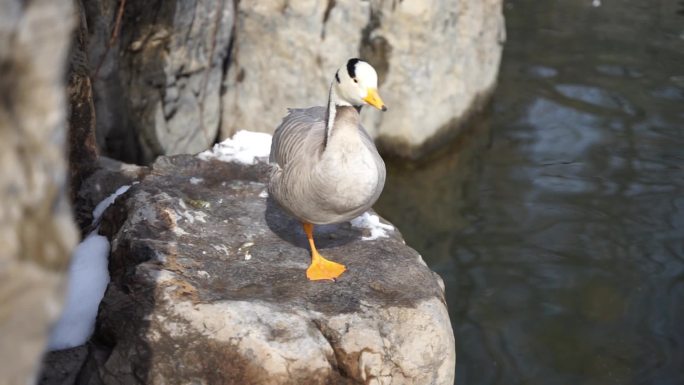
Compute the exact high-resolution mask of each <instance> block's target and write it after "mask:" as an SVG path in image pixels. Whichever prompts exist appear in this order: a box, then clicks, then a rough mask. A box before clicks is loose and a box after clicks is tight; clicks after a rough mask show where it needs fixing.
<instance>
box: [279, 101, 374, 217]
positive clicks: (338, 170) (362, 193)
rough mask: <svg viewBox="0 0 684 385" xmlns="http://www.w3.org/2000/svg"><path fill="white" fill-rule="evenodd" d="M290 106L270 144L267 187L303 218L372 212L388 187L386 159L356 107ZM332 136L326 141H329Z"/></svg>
mask: <svg viewBox="0 0 684 385" xmlns="http://www.w3.org/2000/svg"><path fill="white" fill-rule="evenodd" d="M333 112H334V123H333V124H332V126H331V130H330V132H327V131H326V125H327V114H326V108H324V107H311V108H306V109H291V110H289V114H288V115H287V116H286V117H285V118H284V119H283V121H282V123H281V124H280V126H278V128H277V129H276V131H275V133H274V135H273V142H272V144H271V155H270V162H271V163H272V164H273V171H272V174H271V179H270V182H269V186H268V190H269V193H270V195H271V196H272V197H273V198H274V199H275V200H276V201H277V202H278V203H279V204H280V206H281V207H282V208H283V209H284V210H285V211H287V212H288V213H289V214H290V215H292V216H294V217H295V218H297V219H299V220H300V221H302V222H309V223H312V224H328V223H338V222H344V221H348V220H350V219H353V218H355V217H357V216H358V215H360V214H362V213H363V212H365V211H366V210H368V209H369V208H370V207H371V206H372V205H373V204H374V203H375V201H376V200H377V199H378V197H379V196H380V193H381V192H382V188H383V187H384V185H385V163H384V162H383V161H382V158H381V157H380V155H379V154H378V151H377V149H376V148H375V144H373V140H372V139H371V137H370V136H369V135H368V133H367V132H366V130H365V129H364V128H363V127H362V126H361V124H360V123H359V113H358V111H357V110H356V109H355V108H354V107H351V106H335V108H334V111H333ZM326 137H327V140H326Z"/></svg>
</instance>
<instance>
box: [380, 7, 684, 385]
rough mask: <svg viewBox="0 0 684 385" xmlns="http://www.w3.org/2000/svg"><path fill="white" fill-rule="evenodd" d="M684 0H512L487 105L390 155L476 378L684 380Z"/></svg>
mask: <svg viewBox="0 0 684 385" xmlns="http://www.w3.org/2000/svg"><path fill="white" fill-rule="evenodd" d="M595 5H599V6H595ZM682 14H684V4H681V3H679V2H678V1H676V0H671V1H664V0H661V1H637V0H603V1H601V2H599V1H596V0H593V1H592V0H557V1H553V0H548V1H547V0H544V1H539V0H515V1H506V3H505V16H506V21H507V31H508V41H507V43H506V47H505V51H504V58H503V63H502V67H501V74H500V79H499V87H498V89H497V91H496V94H495V97H494V103H493V105H492V108H491V111H490V114H489V116H488V117H487V119H484V121H482V122H479V123H478V124H477V125H476V126H474V127H473V128H472V129H470V130H469V131H468V132H467V133H465V134H464V135H463V136H462V137H461V138H460V139H459V140H458V141H457V143H454V144H453V145H452V146H451V147H450V148H449V149H448V150H447V151H445V153H444V154H442V155H440V156H435V157H433V159H430V160H428V161H424V162H422V163H421V164H418V165H411V166H407V165H399V164H391V163H390V164H389V165H388V166H389V169H388V172H389V179H388V182H387V186H386V188H385V192H384V194H383V196H382V197H381V201H380V202H379V203H378V205H377V206H376V209H377V210H378V211H379V212H380V213H381V214H383V215H384V216H385V217H386V218H388V219H389V220H391V221H392V222H394V223H395V224H396V225H397V226H398V227H399V228H400V229H401V231H402V232H403V234H404V236H405V238H406V240H407V242H408V243H409V244H410V245H412V246H413V247H414V248H416V249H417V250H418V251H419V252H421V253H422V255H423V257H424V258H425V259H426V261H427V262H428V264H430V265H431V267H432V268H433V269H435V270H436V271H438V272H439V273H440V274H441V276H442V277H443V278H444V280H445V283H446V286H447V299H448V302H449V310H450V313H451V317H452V322H453V325H454V328H455V332H456V340H457V352H458V353H457V354H458V357H457V361H458V364H457V376H456V377H457V381H456V382H457V383H458V384H459V385H475V384H478V385H479V384H507V385H508V384H543V385H554V384H597V385H598V384H658V385H670V384H672V385H674V384H684V17H683V16H682Z"/></svg>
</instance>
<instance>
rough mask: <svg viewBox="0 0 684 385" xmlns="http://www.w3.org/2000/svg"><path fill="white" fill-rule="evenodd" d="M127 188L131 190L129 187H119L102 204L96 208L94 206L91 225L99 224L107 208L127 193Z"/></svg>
mask: <svg viewBox="0 0 684 385" xmlns="http://www.w3.org/2000/svg"><path fill="white" fill-rule="evenodd" d="M129 188H131V186H130V185H125V186H121V187H119V188H118V189H117V190H116V191H115V192H114V194H112V195H110V196H108V197H107V198H105V199H104V200H103V201H102V202H100V203H98V204H97V206H95V210H93V224H95V223H97V222H99V220H100V218H101V217H102V214H104V212H105V210H106V209H107V207H109V206H111V204H112V203H114V201H115V200H116V198H118V197H119V195H121V194H123V193H125V192H126V191H128V189H129Z"/></svg>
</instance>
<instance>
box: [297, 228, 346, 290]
mask: <svg viewBox="0 0 684 385" xmlns="http://www.w3.org/2000/svg"><path fill="white" fill-rule="evenodd" d="M302 226H303V227H304V232H305V233H306V238H307V239H308V240H309V246H310V247H311V265H309V268H308V269H306V277H307V278H309V280H311V281H317V280H320V279H335V278H337V277H339V276H340V275H342V273H344V271H345V270H346V268H345V267H344V265H341V264H339V263H336V262H333V261H329V260H327V259H325V258H323V257H322V256H321V255H320V254H318V250H316V245H315V244H314V239H313V225H312V224H311V223H302Z"/></svg>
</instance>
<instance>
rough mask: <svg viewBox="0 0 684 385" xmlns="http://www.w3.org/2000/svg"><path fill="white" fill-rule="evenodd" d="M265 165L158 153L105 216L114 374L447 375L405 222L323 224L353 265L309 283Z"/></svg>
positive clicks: (442, 332) (415, 378) (104, 372)
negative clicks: (380, 232)
mask: <svg viewBox="0 0 684 385" xmlns="http://www.w3.org/2000/svg"><path fill="white" fill-rule="evenodd" d="M268 172H269V166H268V165H267V164H264V163H262V162H259V163H257V164H255V165H241V164H238V163H225V162H220V161H217V160H213V159H212V160H208V161H205V160H201V159H198V158H197V157H191V156H184V155H180V156H174V157H162V158H159V159H158V160H157V162H156V163H155V164H154V165H153V166H152V169H151V171H150V173H149V174H148V175H147V176H145V177H144V179H143V180H142V181H141V182H140V183H138V184H136V185H134V186H132V187H131V188H130V190H129V191H128V193H127V194H125V195H124V196H122V199H119V200H117V202H116V203H115V204H114V206H112V207H111V208H110V209H109V210H108V211H107V212H106V213H105V215H104V218H103V221H102V225H101V226H102V227H101V228H102V231H103V232H104V233H106V234H107V235H108V237H109V238H110V240H111V243H112V254H111V256H110V273H111V276H112V277H111V278H112V279H111V283H110V286H109V288H108V290H107V293H106V295H105V298H104V299H103V302H102V304H101V306H100V313H99V317H98V331H97V336H96V337H97V340H98V341H102V342H103V343H104V344H105V345H107V346H109V348H110V349H111V352H110V354H109V355H108V357H107V358H106V359H100V360H97V362H98V363H97V364H96V365H97V366H98V368H97V371H98V372H99V374H100V376H101V379H102V381H103V382H104V383H105V384H138V383H165V384H176V383H203V384H420V385H425V384H449V385H450V384H452V383H453V379H454V368H455V346H454V338H453V331H452V329H451V325H450V322H449V318H448V313H447V310H446V305H445V302H444V298H443V289H442V287H441V280H440V279H439V277H438V276H437V275H436V274H435V273H433V272H431V271H430V270H429V269H428V268H427V267H426V266H425V264H424V263H423V262H422V259H421V257H420V255H418V253H416V252H415V251H414V250H412V249H410V248H409V247H407V246H405V245H404V242H403V240H402V238H401V236H400V234H398V232H396V231H387V233H388V236H386V237H378V238H377V239H372V240H362V238H363V236H364V235H365V236H368V235H369V234H370V232H369V231H366V230H364V229H359V228H357V227H352V226H351V225H350V224H349V223H346V224H341V225H334V226H320V227H318V228H317V232H316V237H317V243H318V245H319V247H320V249H321V250H322V253H324V254H325V255H327V256H329V257H330V258H332V259H334V260H336V261H340V262H342V263H344V264H345V265H347V267H348V271H347V272H346V273H345V274H344V275H343V276H342V277H341V278H340V279H339V280H338V281H337V282H309V281H307V280H306V278H305V275H304V270H305V269H306V267H307V265H308V261H309V255H308V249H307V244H306V239H305V237H304V234H303V232H302V231H301V228H300V226H299V225H298V223H297V222H296V221H295V220H293V219H291V218H289V217H288V216H287V215H286V214H285V213H283V212H282V211H281V210H280V209H279V208H278V206H277V204H275V203H274V202H272V201H271V200H270V199H269V198H268V197H267V194H266V193H265V191H266V180H267V175H268Z"/></svg>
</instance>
